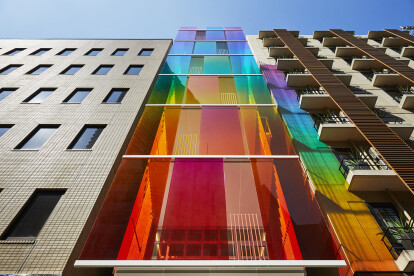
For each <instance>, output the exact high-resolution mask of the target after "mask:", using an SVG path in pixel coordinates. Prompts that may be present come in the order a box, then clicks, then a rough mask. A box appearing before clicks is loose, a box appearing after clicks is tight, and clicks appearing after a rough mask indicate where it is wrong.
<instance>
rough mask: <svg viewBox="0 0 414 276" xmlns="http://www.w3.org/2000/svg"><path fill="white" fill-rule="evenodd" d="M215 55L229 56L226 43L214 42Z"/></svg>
mask: <svg viewBox="0 0 414 276" xmlns="http://www.w3.org/2000/svg"><path fill="white" fill-rule="evenodd" d="M216 48H217V49H216V53H217V54H218V55H228V54H229V48H228V46H227V42H225V41H217V42H216Z"/></svg>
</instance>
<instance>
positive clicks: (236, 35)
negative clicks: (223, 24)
mask: <svg viewBox="0 0 414 276" xmlns="http://www.w3.org/2000/svg"><path fill="white" fill-rule="evenodd" d="M226 39H227V40H246V37H245V36H244V33H243V31H226Z"/></svg>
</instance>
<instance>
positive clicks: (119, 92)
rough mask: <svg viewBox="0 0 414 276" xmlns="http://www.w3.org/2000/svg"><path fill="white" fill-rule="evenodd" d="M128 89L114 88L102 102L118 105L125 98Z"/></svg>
mask: <svg viewBox="0 0 414 276" xmlns="http://www.w3.org/2000/svg"><path fill="white" fill-rule="evenodd" d="M127 91H128V89H120V88H114V89H112V90H111V92H109V94H108V96H106V97H105V99H104V100H103V102H104V103H120V102H122V99H123V98H124V97H125V95H126V92H127Z"/></svg>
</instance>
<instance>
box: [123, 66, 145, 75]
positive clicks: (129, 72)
mask: <svg viewBox="0 0 414 276" xmlns="http://www.w3.org/2000/svg"><path fill="white" fill-rule="evenodd" d="M142 67H144V66H142V65H130V66H129V67H128V69H127V70H126V71H125V73H124V75H138V74H139V72H141V70H142Z"/></svg>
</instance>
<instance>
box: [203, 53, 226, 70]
mask: <svg viewBox="0 0 414 276" xmlns="http://www.w3.org/2000/svg"><path fill="white" fill-rule="evenodd" d="M204 74H231V67H230V59H229V57H228V56H207V57H204Z"/></svg>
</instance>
